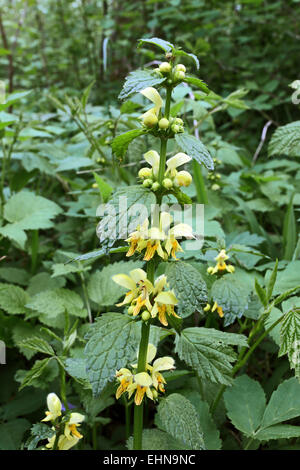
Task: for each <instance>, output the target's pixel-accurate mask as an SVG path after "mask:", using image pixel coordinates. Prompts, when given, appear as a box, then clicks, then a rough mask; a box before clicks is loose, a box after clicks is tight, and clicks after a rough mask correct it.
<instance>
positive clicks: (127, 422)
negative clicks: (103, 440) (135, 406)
mask: <svg viewBox="0 0 300 470" xmlns="http://www.w3.org/2000/svg"><path fill="white" fill-rule="evenodd" d="M123 403H124V408H125V431H126V439H128V438H129V437H130V406H129V403H128V402H127V398H126V397H125V396H124V395H123Z"/></svg>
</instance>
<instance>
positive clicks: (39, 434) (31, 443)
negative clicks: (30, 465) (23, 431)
mask: <svg viewBox="0 0 300 470" xmlns="http://www.w3.org/2000/svg"><path fill="white" fill-rule="evenodd" d="M30 431H31V436H30V437H29V438H28V440H27V441H26V444H25V446H26V447H27V449H28V450H34V449H35V448H36V447H37V445H38V443H39V441H41V440H44V439H51V437H52V436H54V435H55V430H53V429H51V428H50V427H49V426H47V424H44V423H37V424H34V425H33V426H32V427H31V429H30Z"/></svg>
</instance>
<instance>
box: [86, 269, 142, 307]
mask: <svg viewBox="0 0 300 470" xmlns="http://www.w3.org/2000/svg"><path fill="white" fill-rule="evenodd" d="M141 267H142V263H141V262H139V261H138V262H137V261H127V262H126V261H119V262H117V263H113V264H110V265H108V266H105V267H104V268H103V269H102V270H101V271H95V272H94V273H93V274H92V275H91V277H90V279H89V282H88V285H87V291H88V295H89V298H90V299H91V300H92V301H93V302H95V303H96V304H98V305H101V306H103V307H109V306H110V305H114V304H115V303H116V302H117V301H118V300H119V299H120V297H121V296H122V295H123V294H124V295H125V293H126V292H127V291H126V289H124V288H122V287H120V286H119V285H118V284H116V283H115V282H113V280H112V276H113V275H114V274H129V272H130V271H131V270H132V269H136V268H141Z"/></svg>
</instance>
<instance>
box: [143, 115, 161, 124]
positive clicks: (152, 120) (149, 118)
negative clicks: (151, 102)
mask: <svg viewBox="0 0 300 470" xmlns="http://www.w3.org/2000/svg"><path fill="white" fill-rule="evenodd" d="M157 122H158V119H157V116H156V115H155V114H153V113H147V114H146V115H145V117H144V119H143V124H144V126H146V127H154V126H155V125H156V124H157Z"/></svg>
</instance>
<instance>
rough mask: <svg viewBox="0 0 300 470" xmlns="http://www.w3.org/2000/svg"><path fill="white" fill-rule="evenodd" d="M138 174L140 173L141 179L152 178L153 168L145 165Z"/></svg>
mask: <svg viewBox="0 0 300 470" xmlns="http://www.w3.org/2000/svg"><path fill="white" fill-rule="evenodd" d="M138 175H139V178H141V179H145V178H151V176H152V170H151V168H147V167H143V168H141V169H140V171H139V172H138Z"/></svg>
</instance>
